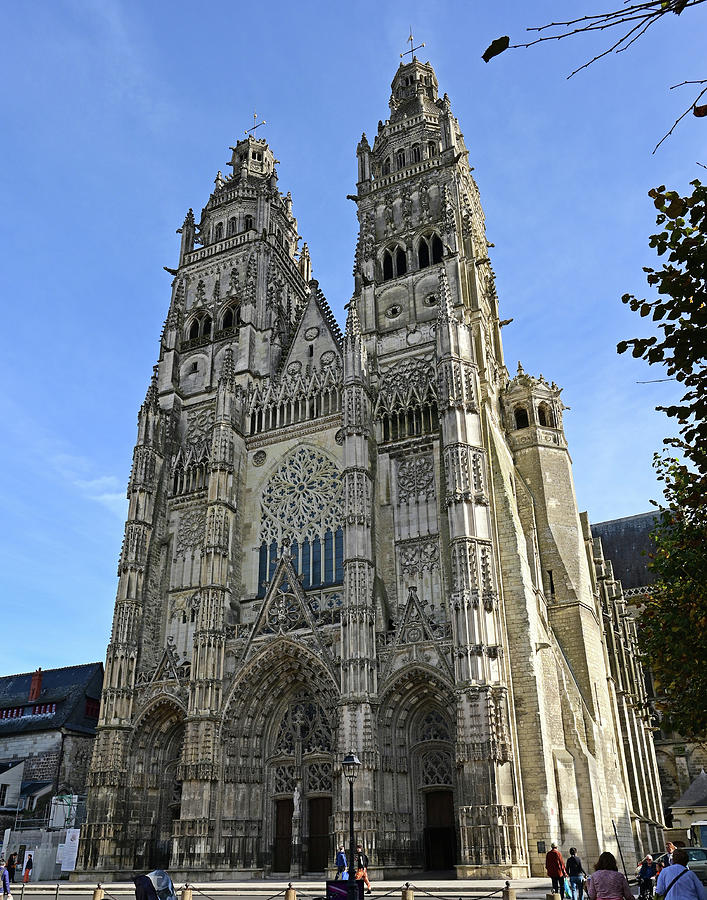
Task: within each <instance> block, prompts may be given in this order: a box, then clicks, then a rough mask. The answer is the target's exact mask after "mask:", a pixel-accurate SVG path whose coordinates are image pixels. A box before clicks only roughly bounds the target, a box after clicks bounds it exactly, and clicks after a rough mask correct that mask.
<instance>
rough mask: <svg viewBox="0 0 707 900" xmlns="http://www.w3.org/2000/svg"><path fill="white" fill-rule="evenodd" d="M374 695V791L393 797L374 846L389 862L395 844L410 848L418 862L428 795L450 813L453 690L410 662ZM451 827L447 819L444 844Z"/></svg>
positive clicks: (450, 841)
mask: <svg viewBox="0 0 707 900" xmlns="http://www.w3.org/2000/svg"><path fill="white" fill-rule="evenodd" d="M380 696H381V702H380V707H379V710H378V739H379V746H380V753H381V771H380V775H379V778H380V784H379V791H380V793H381V795H382V796H395V797H397V798H398V801H397V810H396V814H395V816H392V817H391V818H390V821H388V822H386V823H385V827H384V831H385V833H386V838H387V840H386V846H385V847H383V848H381V847H379V855H380V856H382V857H383V858H385V857H386V856H388V855H389V856H390V859H391V860H393V859H394V858H395V854H396V847H400V846H410V847H411V849H412V850H413V853H414V854H416V855H417V858H418V860H422V859H426V853H427V848H428V847H427V845H428V838H429V835H430V832H429V830H428V826H429V825H430V824H431V823H430V820H429V812H430V808H429V801H430V799H433V798H434V799H436V800H437V799H439V798H441V799H442V800H444V799H445V798H446V800H447V805H448V808H449V810H450V812H451V810H452V809H453V808H454V806H455V804H454V799H453V798H454V796H455V793H456V786H455V765H454V737H455V729H456V715H455V708H456V700H455V694H454V689H453V687H452V685H451V684H450V683H449V681H448V680H447V679H446V678H444V677H442V676H441V675H440V674H439V672H436V671H435V670H433V669H432V668H431V667H429V666H422V665H419V664H416V665H414V666H410V667H406V668H405V669H403V670H399V671H397V672H396V673H395V674H394V675H393V676H391V678H389V679H388V680H387V682H386V683H385V684H384V685H383V686H382V690H381V695H380ZM452 815H453V814H452ZM453 829H454V824H453V818H452V819H451V820H450V828H449V833H448V834H446V833H445V835H444V836H443V837H444V841H445V842H446V844H448V845H450V846H451V845H453V844H454V843H455V840H456V839H455V838H454V836H453V834H452V830H453ZM422 835H424V836H425V837H424V839H423V838H422V837H421V836H422ZM388 841H389V842H390V846H388ZM431 864H432V863H431V861H430V859H429V858H427V865H428V866H429V865H431Z"/></svg>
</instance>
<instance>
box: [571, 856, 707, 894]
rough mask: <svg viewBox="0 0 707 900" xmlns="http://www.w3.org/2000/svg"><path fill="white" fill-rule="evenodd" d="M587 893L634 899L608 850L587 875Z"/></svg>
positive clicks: (614, 858)
mask: <svg viewBox="0 0 707 900" xmlns="http://www.w3.org/2000/svg"><path fill="white" fill-rule="evenodd" d="M587 893H588V894H589V900H621V898H622V897H623V898H624V900H635V897H634V896H633V891H632V890H631V888H630V887H629V883H628V879H627V878H626V876H625V875H624V873H623V872H619V867H618V866H617V865H616V857H615V856H614V854H613V853H609V852H608V850H605V851H604V852H603V853H602V854H601V856H600V857H599V859H598V860H597V864H596V865H595V866H594V872H593V873H592V874H591V875H590V876H589V880H588V881H587ZM671 900H672V898H671ZM705 900H707V898H705Z"/></svg>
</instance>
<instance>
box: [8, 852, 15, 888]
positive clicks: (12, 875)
mask: <svg viewBox="0 0 707 900" xmlns="http://www.w3.org/2000/svg"><path fill="white" fill-rule="evenodd" d="M16 870H17V854H16V853H11V854H10V855H9V856H8V858H7V872H8V875H9V876H10V884H14V883H15V872H16Z"/></svg>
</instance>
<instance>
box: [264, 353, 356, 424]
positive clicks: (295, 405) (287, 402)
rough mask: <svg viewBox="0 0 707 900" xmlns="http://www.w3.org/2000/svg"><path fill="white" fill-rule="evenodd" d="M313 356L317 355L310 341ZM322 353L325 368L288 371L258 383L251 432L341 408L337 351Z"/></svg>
mask: <svg viewBox="0 0 707 900" xmlns="http://www.w3.org/2000/svg"><path fill="white" fill-rule="evenodd" d="M310 351H311V352H310V354H309V355H310V356H312V357H313V355H314V348H313V345H312V344H310ZM331 357H332V358H331V359H329V358H328V357H327V354H323V356H322V365H321V369H319V370H317V369H314V370H313V371H310V372H304V373H303V372H301V371H300V372H295V373H287V374H285V375H284V376H283V377H282V378H281V379H280V380H278V381H276V382H274V383H273V382H267V381H266V382H263V383H261V384H259V385H258V386H257V387H255V388H254V389H253V391H252V394H251V400H250V407H249V412H250V433H251V434H258V433H260V432H261V431H270V430H272V429H275V428H285V427H287V426H288V425H295V424H297V423H298V422H305V421H307V420H309V419H317V418H321V417H322V416H331V415H334V414H335V413H338V412H340V411H341V366H340V363H339V361H338V359H337V358H336V357H335V355H334V353H333V352H332V353H331Z"/></svg>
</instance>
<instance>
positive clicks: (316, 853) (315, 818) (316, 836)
mask: <svg viewBox="0 0 707 900" xmlns="http://www.w3.org/2000/svg"><path fill="white" fill-rule="evenodd" d="M308 806H309V836H308V837H309V840H308V844H309V859H308V860H307V871H309V872H323V871H324V870H325V869H326V868H327V866H328V865H329V864H331V865H333V860H332V859H331V858H330V857H331V851H332V850H333V848H332V847H330V844H331V839H330V836H329V817H330V816H331V797H313V798H312V799H311V800H310V801H309V804H308Z"/></svg>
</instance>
